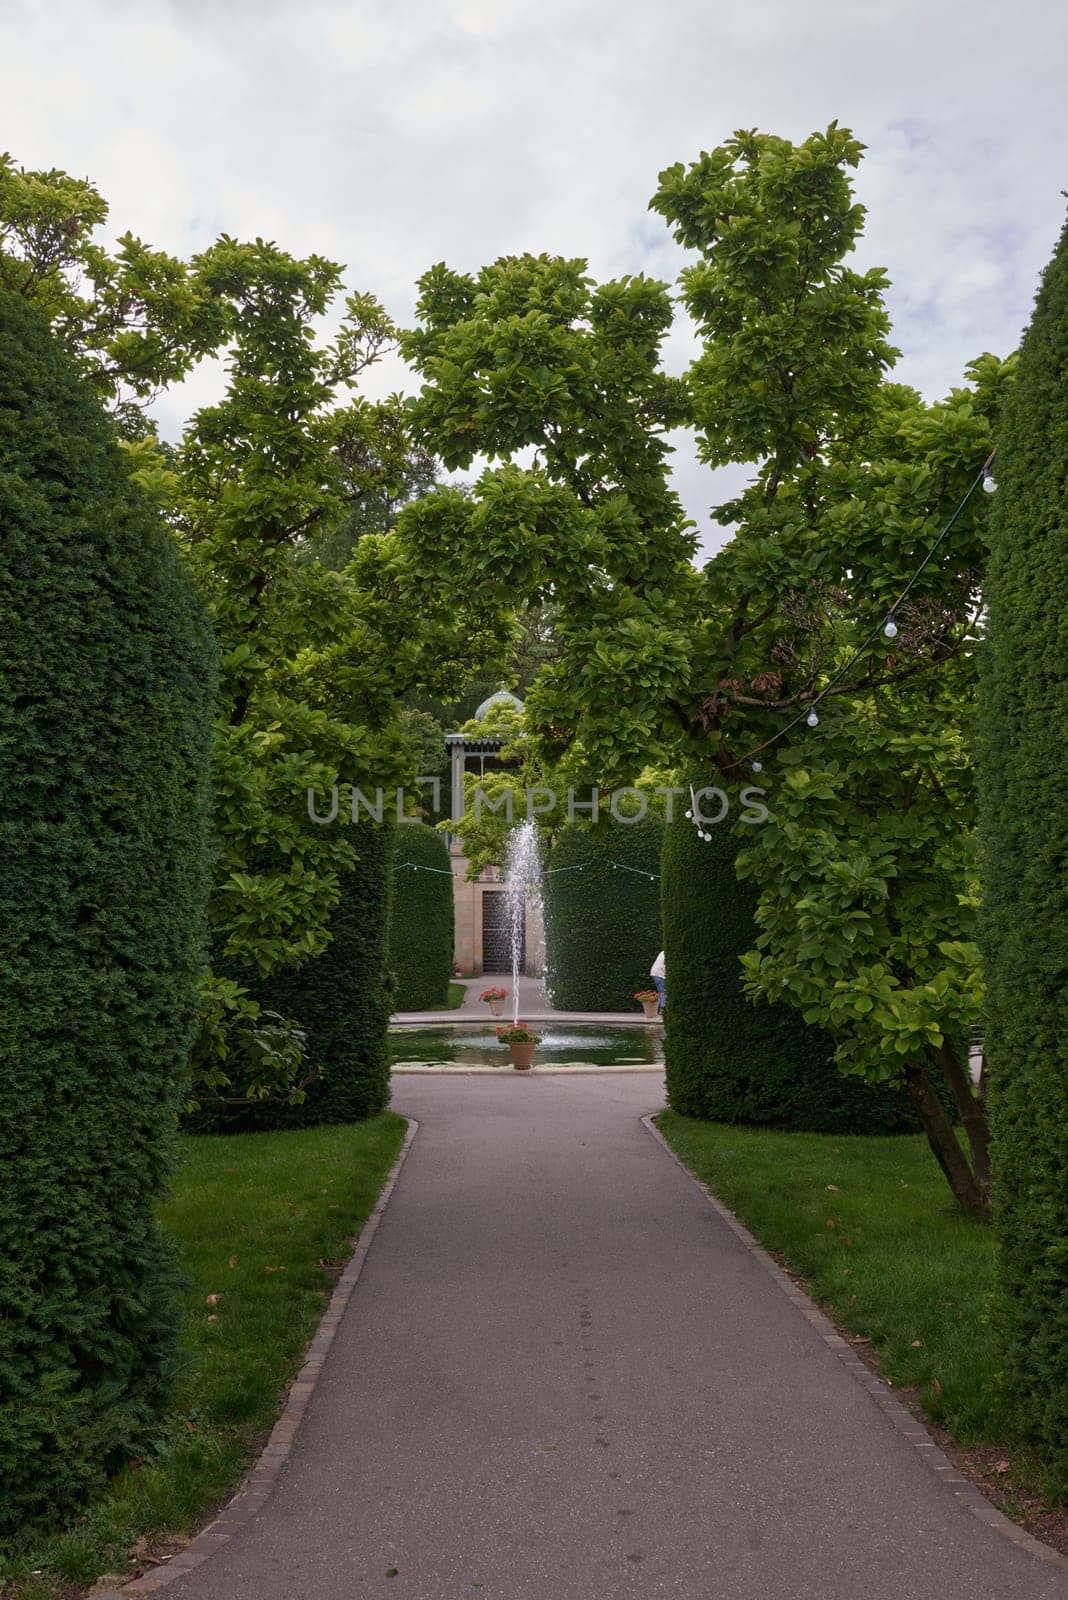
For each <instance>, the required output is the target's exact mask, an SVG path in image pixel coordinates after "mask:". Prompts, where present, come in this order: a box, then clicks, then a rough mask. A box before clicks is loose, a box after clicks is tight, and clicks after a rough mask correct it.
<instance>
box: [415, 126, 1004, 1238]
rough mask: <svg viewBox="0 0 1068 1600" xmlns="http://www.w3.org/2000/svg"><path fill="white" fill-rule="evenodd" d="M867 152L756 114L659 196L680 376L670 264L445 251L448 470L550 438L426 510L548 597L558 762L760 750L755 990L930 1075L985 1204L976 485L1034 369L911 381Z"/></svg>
mask: <svg viewBox="0 0 1068 1600" xmlns="http://www.w3.org/2000/svg"><path fill="white" fill-rule="evenodd" d="M861 153H862V147H861V146H860V145H859V144H858V143H857V141H856V140H854V139H853V138H852V136H851V135H850V134H849V133H848V132H847V131H846V130H844V129H840V128H838V127H837V126H836V125H833V124H832V126H831V127H830V128H829V129H828V130H827V131H826V132H825V133H822V134H815V135H813V136H812V137H811V138H810V139H808V140H806V141H804V142H803V143H801V144H799V145H793V144H791V143H790V142H789V141H787V140H783V139H777V138H773V137H771V136H769V135H762V134H756V133H742V134H738V135H736V136H735V138H734V139H732V140H729V141H727V142H726V143H725V144H724V145H723V146H722V147H720V148H719V149H718V150H716V151H713V152H712V153H711V154H710V155H705V156H703V157H701V159H700V160H699V161H698V162H697V163H695V164H694V165H693V166H691V167H690V168H688V169H687V168H685V167H681V166H680V167H675V168H672V169H670V170H669V171H668V172H666V173H665V174H663V176H662V179H661V186H660V189H659V190H658V193H657V195H656V197H655V198H654V201H653V205H654V207H655V208H656V209H658V210H659V211H660V212H661V214H663V215H664V216H665V217H666V218H667V219H668V220H669V221H670V222H672V223H673V224H674V225H675V227H676V230H677V234H678V237H679V238H680V240H681V242H682V243H683V244H684V245H686V246H687V247H688V248H689V249H692V250H696V251H699V252H700V259H699V260H698V261H696V262H695V263H694V265H693V266H691V267H690V268H688V269H687V271H686V273H685V274H684V276H683V299H684V301H685V303H686V305H687V309H688V310H689V311H690V312H691V314H692V315H693V317H694V319H695V321H696V322H697V326H698V331H699V334H700V336H701V339H702V344H703V349H702V354H701V356H700V357H699V358H698V360H697V361H696V362H695V364H694V367H693V369H692V371H691V372H690V374H689V375H688V379H687V381H686V382H685V384H683V385H679V384H676V383H673V381H672V380H669V379H667V378H665V377H664V376H663V375H662V374H660V373H659V372H658V370H657V359H658V356H657V352H658V346H659V341H660V339H661V337H662V335H663V331H664V329H665V328H666V327H667V325H668V318H669V316H670V306H669V302H668V297H667V294H666V291H665V290H664V289H663V286H661V285H653V284H648V283H645V282H644V281H643V280H624V281H623V282H622V283H621V284H610V285H605V286H603V288H602V289H600V290H597V291H593V292H591V291H590V287H589V285H588V283H587V281H586V279H585V278H584V276H583V272H582V265H581V263H578V264H576V263H567V262H558V261H557V262H554V261H551V260H549V259H548V258H538V259H537V260H534V259H533V258H529V257H527V258H522V259H520V260H518V261H504V262H498V263H497V264H495V266H493V267H491V268H487V269H486V270H485V271H484V272H483V273H482V274H480V275H479V277H478V278H477V279H468V278H463V277H461V276H459V275H456V274H451V273H448V272H447V271H446V270H445V269H444V268H437V269H435V271H434V273H432V274H430V275H428V278H427V279H425V280H424V283H423V288H424V294H423V299H422V301H421V302H420V315H421V317H422V321H423V329H422V331H421V332H420V333H419V334H417V335H412V336H409V338H408V339H407V340H406V342H405V348H406V350H407V352H408V353H409V354H410V356H411V358H412V359H413V361H414V362H415V363H416V365H417V366H418V367H419V368H420V370H421V371H422V373H423V375H424V377H425V378H426V380H427V387H426V388H425V389H424V391H423V393H422V394H421V395H420V397H419V399H418V401H417V402H416V404H415V407H414V413H415V417H416V423H417V426H419V427H421V428H422V429H424V430H425V435H426V437H427V439H428V441H430V442H431V443H432V447H433V448H434V449H436V450H438V451H440V452H441V453H442V455H443V458H444V459H446V461H447V462H449V464H454V465H463V464H464V463H465V462H466V461H468V460H469V459H470V458H471V453H473V452H474V451H476V450H478V451H481V452H482V453H483V454H485V455H487V456H489V457H490V458H491V459H492V458H493V457H500V456H508V455H509V454H510V453H514V452H517V451H518V450H520V449H521V448H524V447H527V448H529V447H533V448H534V451H535V462H534V465H533V467H531V468H529V469H520V468H519V467H518V466H516V465H515V464H514V463H512V462H508V463H507V464H506V465H504V466H502V467H499V468H496V469H492V470H490V471H488V472H486V473H484V474H483V477H482V478H481V480H480V481H479V483H478V485H476V488H475V491H474V493H473V495H472V496H470V497H468V499H466V500H465V501H464V502H463V503H461V502H459V501H454V500H451V499H450V498H449V496H448V492H447V491H439V492H438V493H437V494H432V495H430V496H428V497H427V498H426V499H425V500H423V501H422V502H421V503H420V504H419V505H418V506H417V507H413V508H411V509H410V510H409V511H406V512H404V513H402V515H401V518H400V525H401V526H404V525H405V522H406V519H409V518H410V519H411V526H412V528H413V529H414V527H415V526H416V525H418V527H419V531H420V534H421V537H422V538H423V540H424V541H425V543H426V544H427V545H428V546H429V547H431V548H433V549H435V550H440V551H442V552H443V555H444V561H445V565H446V568H447V569H449V568H450V563H451V564H452V565H453V566H455V567H458V566H459V565H460V563H461V562H463V563H465V564H466V567H467V571H468V580H467V581H468V585H469V588H472V587H474V586H475V585H478V586H479V587H480V588H481V590H482V591H483V592H485V593H493V592H495V587H496V586H497V585H500V584H507V585H508V586H509V588H510V589H511V591H512V592H513V593H515V594H517V595H519V596H521V597H531V598H540V597H543V596H545V595H549V594H551V596H552V600H553V604H554V606H555V608H556V613H557V615H558V617H559V619H560V625H559V630H558V633H557V644H558V647H559V654H558V657H557V659H556V660H555V661H554V662H553V663H552V664H551V665H550V666H549V667H547V668H546V669H544V670H543V671H542V672H540V673H539V675H538V677H537V679H536V680H535V682H534V684H533V685H532V687H531V689H530V692H529V694H528V695H527V698H526V709H527V723H528V727H529V728H530V730H531V736H532V739H533V740H534V741H535V742H536V745H537V747H538V750H539V751H540V754H541V758H542V759H543V760H544V762H545V763H546V764H547V765H550V766H554V767H557V766H558V767H561V768H562V769H563V770H568V769H570V770H572V771H574V772H575V773H577V774H580V775H581V776H583V777H585V778H586V779H587V781H592V780H593V779H596V781H598V782H599V783H601V784H602V785H608V784H611V783H613V782H617V781H619V782H624V783H625V782H627V781H629V780H630V779H631V778H632V776H633V774H634V773H635V772H636V771H638V770H639V769H640V767H642V766H644V765H645V764H646V762H647V761H649V760H650V759H653V760H655V761H656V762H657V763H658V764H660V765H663V766H668V767H674V768H675V769H677V770H683V771H693V770H695V769H696V770H703V771H704V772H706V773H707V774H708V778H709V781H710V782H711V781H716V782H719V783H721V784H722V783H727V784H728V786H736V785H738V784H739V783H740V782H741V781H743V774H744V775H745V781H750V782H751V781H752V774H753V768H752V767H751V766H750V765H749V764H748V762H749V759H755V760H756V761H758V762H759V764H760V768H761V771H762V772H763V773H764V774H765V776H764V777H762V778H761V780H760V781H761V783H762V784H763V785H765V786H766V787H768V788H769V791H770V792H771V794H772V814H773V818H774V819H775V825H773V826H770V827H767V828H764V829H761V830H759V838H758V839H752V838H751V839H750V848H749V850H748V851H747V852H746V860H745V868H746V871H747V872H748V873H749V874H750V875H751V876H752V877H753V879H754V882H755V885H756V888H757V890H758V891H759V898H760V908H759V914H758V920H759V922H760V924H761V949H760V952H759V956H758V958H757V959H756V961H755V962H751V963H750V968H749V977H750V982H751V986H752V989H753V991H754V993H759V994H763V995H768V996H770V995H771V994H772V993H774V997H775V999H776V1001H781V1000H785V1001H786V1002H787V1003H789V1004H793V1005H796V1006H797V1007H798V1008H800V1009H801V1010H802V1011H803V1012H804V1014H805V1016H806V1017H808V1018H809V1019H810V1020H812V1021H814V1022H817V1023H819V1024H820V1025H821V1026H823V1027H826V1028H828V1029H829V1030H830V1031H832V1032H833V1033H834V1035H835V1037H836V1039H837V1041H838V1045H839V1064H840V1065H841V1066H842V1067H843V1068H844V1069H845V1070H848V1071H851V1072H858V1073H861V1074H863V1075H865V1076H868V1077H871V1078H874V1079H876V1080H881V1079H888V1080H901V1079H904V1080H905V1081H906V1082H907V1083H908V1085H909V1087H910V1092H911V1094H912V1096H913V1100H914V1103H915V1104H916V1106H917V1110H918V1112H919V1114H920V1116H921V1119H922V1120H923V1122H924V1126H925V1129H926V1131H927V1133H928V1137H929V1139H930V1141H931V1143H932V1148H933V1149H934V1151H935V1154H936V1156H937V1158H938V1159H939V1161H940V1162H941V1164H942V1165H943V1168H944V1170H946V1173H947V1177H948V1178H949V1180H950V1182H951V1183H952V1185H953V1188H954V1192H955V1193H956V1194H957V1196H958V1198H959V1199H960V1201H961V1203H962V1204H963V1205H964V1206H965V1207H966V1208H967V1209H968V1210H970V1211H972V1212H976V1213H981V1212H983V1211H985V1208H986V1204H987V1193H988V1163H987V1154H986V1128H985V1116H984V1112H983V1106H982V1103H981V1096H980V1095H977V1094H976V1093H975V1092H973V1086H972V1084H971V1082H970V1079H969V1076H968V1072H967V1067H966V1062H965V1060H964V1058H963V1056H962V1049H961V1041H962V1039H963V1038H964V1037H965V1036H966V1033H967V1029H968V1027H969V1025H970V1024H971V1023H972V1022H974V1021H975V1020H976V1019H977V1017H978V1008H979V1003H980V997H981V983H980V981H979V977H978V958H977V952H976V948H975V944H974V926H973V924H974V915H975V903H976V884H975V871H974V862H973V851H974V802H973V796H972V785H971V780H970V776H969V755H968V740H967V725H968V721H969V719H970V715H971V707H972V704H973V701H974V653H975V644H976V639H977V632H976V628H977V621H978V617H979V615H980V612H981V607H982V594H981V574H982V569H983V565H984V560H985V547H984V542H983V533H982V528H983V511H984V506H985V502H984V499H983V497H982V496H980V495H976V494H975V493H974V492H969V491H974V489H975V486H976V485H977V483H978V481H979V472H978V467H979V464H980V463H982V462H983V460H984V458H985V457H986V456H987V454H988V452H989V450H990V448H991V443H992V428H993V425H994V422H995V420H996V417H997V413H998V409H999V407H1000V404H1001V401H1002V397H1003V394H1004V392H1005V389H1006V387H1007V383H1008V381H1009V378H1010V375H1011V367H1010V366H1009V365H1007V364H1002V363H999V362H998V361H996V360H995V359H994V358H993V357H991V356H983V357H981V358H980V359H979V360H978V361H976V362H975V363H973V364H972V366H971V367H970V368H969V371H968V383H967V386H966V387H962V388H960V389H956V390H953V391H952V392H951V394H950V395H949V396H948V398H947V399H946V400H945V401H943V402H941V403H939V404H937V405H933V406H928V405H925V404H924V403H923V401H922V400H921V399H920V397H919V396H918V395H917V394H916V393H915V392H914V391H912V390H910V389H908V388H906V387H904V386H903V385H900V384H895V383H891V382H889V381H887V378H886V374H887V371H888V369H889V368H890V366H891V365H892V362H893V360H894V357H895V351H894V350H893V348H892V347H891V345H890V344H889V342H888V333H889V325H888V320H887V317H886V313H885V310H884V308H883V305H882V293H883V289H884V287H885V275H884V274H883V273H881V272H877V271H873V272H868V273H863V274H861V273H856V272H854V271H852V270H850V269H849V268H847V267H846V266H845V265H844V258H845V257H846V256H847V254H848V252H849V251H850V249H851V248H852V245H853V243H854V241H855V240H856V238H857V236H858V233H859V230H860V227H861V224H862V221H863V210H862V208H861V207H859V206H858V205H857V204H856V202H855V200H854V198H853V195H852V188H851V183H850V177H849V174H850V169H852V168H854V167H855V166H856V165H857V164H858V162H859V160H860V156H861ZM687 415H689V416H690V417H692V419H693V420H694V421H695V423H696V425H697V427H698V434H699V439H700V442H701V447H702V451H703V453H704V456H705V459H706V460H708V461H709V463H711V464H719V463H723V462H727V461H735V462H744V463H748V464H749V465H750V466H751V467H752V469H753V478H752V482H751V483H750V485H749V487H748V488H747V489H746V490H745V491H744V492H743V493H742V494H741V495H739V496H737V497H736V498H735V499H734V500H733V501H731V502H730V503H729V504H726V505H724V506H721V507H719V508H718V510H717V513H716V514H717V516H718V517H719V518H720V519H721V520H722V521H723V522H725V523H728V524H731V525H733V526H735V527H736V529H737V531H736V535H735V538H734V539H733V540H732V542H731V543H730V544H729V545H728V546H727V547H726V548H725V549H724V550H723V551H722V552H721V553H720V554H719V555H718V556H717V557H716V558H715V559H714V560H713V561H712V562H710V563H709V564H708V565H707V566H706V567H705V568H704V570H703V571H702V572H697V571H695V570H694V568H693V566H692V565H691V563H690V559H689V557H690V555H691V553H692V549H693V545H692V539H691V536H690V534H689V532H688V530H687V528H686V526H685V523H684V522H683V519H682V517H681V513H680V512H679V509H678V506H677V503H676V502H675V501H674V498H673V496H672V495H671V493H670V490H669V488H668V486H667V480H666V475H665V471H666V469H665V463H666V452H667V446H666V441H665V439H664V432H665V429H666V427H667V426H668V425H669V424H671V423H677V422H679V421H680V420H684V419H685V417H686V416H687ZM966 496H967V500H966V503H965V504H964V505H963V506H962V507H961V509H959V511H957V513H956V516H955V519H954V523H953V527H952V537H947V538H946V539H945V540H944V541H943V542H942V543H941V544H940V545H939V547H938V549H937V551H936V552H935V553H934V555H933V556H932V558H931V559H930V560H929V561H927V563H926V565H925V566H924V567H923V570H922V572H921V573H920V574H919V576H918V577H917V578H916V581H915V582H914V583H912V585H911V587H910V589H909V592H908V595H907V597H905V598H902V594H903V591H904V590H905V587H906V585H907V584H909V583H910V580H911V579H912V578H913V575H914V574H916V573H917V569H918V568H919V566H920V564H921V562H922V561H923V560H924V557H925V555H926V554H927V552H928V551H929V550H930V549H931V547H932V545H933V544H934V541H935V538H936V535H937V534H938V533H939V530H940V529H941V528H942V527H943V526H944V524H945V523H946V521H947V519H948V518H949V516H950V514H951V513H953V512H954V510H955V508H957V507H958V506H960V504H961V502H962V501H963V500H965V497H966ZM981 502H982V503H981ZM891 609H893V613H894V626H895V628H896V630H897V632H896V636H895V637H894V638H893V639H892V640H891V639H890V638H887V637H884V636H883V633H882V624H883V622H884V620H886V618H887V615H888V613H889V612H890V611H891ZM854 658H855V659H854ZM817 698H819V700H820V706H821V709H820V712H819V713H817V723H818V731H816V730H815V729H814V730H813V731H812V732H811V733H808V732H805V731H804V720H805V716H806V713H807V711H808V708H809V707H810V706H811V705H812V702H813V701H814V700H816V699H817ZM795 719H796V721H797V722H800V723H801V724H802V731H801V733H799V732H798V729H797V727H796V726H791V724H792V723H794V722H795ZM787 728H789V730H790V732H789V738H788V739H783V737H782V735H783V734H784V733H785V732H786V730H787ZM766 744H767V745H768V746H769V749H768V751H767V752H765V751H764V750H763V747H764V746H765V745H766ZM758 747H759V749H758ZM803 790H804V791H805V792H804V793H802V791H803ZM810 801H811V802H815V803H816V804H818V805H819V806H820V807H821V808H822V809H821V810H820V812H819V815H818V817H817V813H816V810H815V807H814V806H813V807H811V808H810V805H809V802H810ZM799 813H800V814H801V815H802V817H803V820H804V824H805V825H803V826H802V825H798V815H799ZM809 823H811V825H809ZM813 950H815V951H816V954H817V957H818V959H816V960H814V959H813ZM932 1074H937V1075H941V1076H944V1077H945V1078H946V1079H947V1087H948V1088H949V1089H950V1090H951V1092H952V1098H953V1100H954V1102H955V1103H956V1105H957V1107H958V1109H959V1114H960V1116H961V1119H962V1121H963V1124H964V1126H965V1128H966V1130H967V1132H968V1136H969V1150H970V1157H971V1161H970V1164H969V1163H968V1162H966V1161H964V1159H963V1157H962V1156H960V1154H959V1150H958V1146H957V1141H956V1139H955V1137H954V1135H953V1133H952V1130H951V1128H950V1127H949V1123H948V1119H947V1118H946V1116H945V1113H944V1111H943V1110H942V1100H941V1096H940V1095H939V1094H937V1093H936V1092H935V1091H934V1088H933V1077H932Z"/></svg>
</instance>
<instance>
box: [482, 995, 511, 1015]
mask: <svg viewBox="0 0 1068 1600" xmlns="http://www.w3.org/2000/svg"><path fill="white" fill-rule="evenodd" d="M478 998H479V999H480V1000H486V1001H488V1003H489V1008H490V1016H491V1017H503V1015H504V1002H505V1001H506V1000H507V998H508V990H507V989H497V988H493V989H483V991H482V993H481V994H480V995H479V997H478Z"/></svg>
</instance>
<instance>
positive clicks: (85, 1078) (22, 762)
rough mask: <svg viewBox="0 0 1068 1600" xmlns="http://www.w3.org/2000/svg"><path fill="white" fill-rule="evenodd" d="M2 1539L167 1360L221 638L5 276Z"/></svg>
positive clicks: (157, 1388) (115, 1447) (83, 1478)
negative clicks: (158, 1215)
mask: <svg viewBox="0 0 1068 1600" xmlns="http://www.w3.org/2000/svg"><path fill="white" fill-rule="evenodd" d="M0 639H2V641H3V670H2V671H0V1530H2V1531H4V1532H11V1531H12V1530H14V1529H15V1528H17V1527H19V1526H23V1525H28V1524H30V1523H32V1522H33V1521H35V1520H36V1519H39V1518H41V1517H51V1518H59V1517H62V1516H63V1515H65V1514H67V1513H68V1512H70V1510H71V1509H72V1508H74V1507H76V1506H77V1505H78V1504H79V1503H81V1502H82V1501H84V1500H85V1499H86V1497H87V1496H88V1495H89V1494H90V1493H91V1492H92V1490H93V1489H94V1488H95V1486H96V1485H97V1484H98V1483H99V1482H100V1481H101V1480H102V1478H103V1477H104V1475H105V1474H106V1473H107V1472H108V1471H109V1470H110V1469H111V1468H113V1467H115V1466H116V1465H117V1464H118V1463H120V1462H121V1461H122V1460H123V1459H124V1458H125V1457H128V1456H130V1455H133V1454H136V1453H138V1452H139V1451H141V1450H142V1449H143V1448H144V1446H145V1443H146V1439H147V1438H148V1437H149V1435H150V1434H151V1430H152V1428H153V1427H154V1425H155V1424H156V1422H157V1421H158V1419H159V1417H160V1415H161V1412H162V1410H163V1407H164V1403H165V1400H166V1396H167V1393H168V1388H169V1384H170V1380H171V1377H172V1374H173V1368H174V1365H175V1360H176V1349H177V1344H176V1338H177V1328H178V1306H177V1300H176V1296H175V1283H176V1273H175V1268H174V1263H173V1260H172V1254H171V1250H170V1248H169V1246H168V1243H167V1242H166V1241H165V1240H164V1238H163V1237H162V1235H161V1234H160V1232H159V1231H158V1229H157V1227H156V1224H155V1222H154V1210H155V1206H156V1202H157V1201H158V1199H159V1197H160V1195H161V1194H162V1193H163V1192H164V1190H165V1188H166V1184H167V1176H168V1172H169V1170H170V1167H171V1162H172V1154H173V1136H174V1121H175V1111H176V1108H177V1105H178V1102H179V1094H180V1082H181V1079H182V1076H183V1074H184V1071H185V1065H186V1059H187V1055H188V1048H189V1044H190V1040H191V1034H192V1028H193V1024H194V1016H195V992H196V979H197V973H198V969H199V966H200V965H201V962H202V960H203V953H204V952H203V937H204V924H203V913H204V904H205V899H206V895H207V888H208V853H207V819H208V787H207V771H208V762H209V755H210V729H211V716H212V707H213V701H214V688H215V685H214V669H215V662H214V647H213V643H212V639H211V635H210V630H209V627H208V624H207V620H206V617H205V615H204V612H203V610H202V608H201V606H200V604H199V602H198V600H197V598H196V596H195V594H194V592H193V590H192V588H191V585H190V583H189V581H188V580H187V578H186V576H185V574H184V572H183V571H182V569H181V566H180V563H179V559H178V556H177V553H176V551H175V548H174V545H173V543H172V541H171V538H170V536H169V535H168V533H167V532H166V530H165V529H164V527H163V526H162V525H161V523H160V521H159V519H158V518H157V517H156V515H155V514H154V513H153V512H152V511H151V509H150V508H149V507H148V506H147V504H146V503H145V502H144V500H143V498H142V496H141V495H140V494H139V492H138V491H137V490H136V489H135V488H134V486H133V485H132V484H131V483H130V480H129V477H128V475H127V470H126V467H125V464H124V459H123V456H122V453H121V451H120V450H119V449H118V447H117V445H116V444H115V442H114V439H113V435H112V430H111V427H110V424H109V422H108V420H107V419H106V418H105V416H104V415H103V414H102V412H101V411H100V410H99V408H98V406H97V405H96V403H95V402H94V400H93V399H92V398H91V397H90V396H89V395H88V394H87V393H86V392H85V390H84V388H83V386H82V384H81V382H80V381H79V379H78V378H77V377H76V375H75V373H74V371H73V370H72V368H71V366H70V364H69V362H68V361H67V359H66V358H65V357H64V356H63V355H62V354H61V353H60V352H59V351H58V349H57V348H56V347H55V345H54V344H53V342H52V339H51V335H50V333H49V331H48V329H47V328H46V326H45V325H44V323H43V322H42V321H41V320H39V318H38V316H37V314H36V313H35V312H33V311H32V310H31V309H30V308H28V307H27V306H26V305H24V304H23V303H22V302H21V301H20V300H18V299H16V298H14V297H13V296H11V295H9V294H6V293H3V292H2V291H0Z"/></svg>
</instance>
